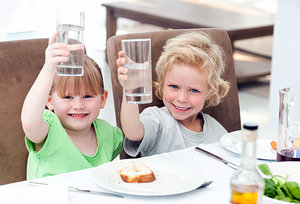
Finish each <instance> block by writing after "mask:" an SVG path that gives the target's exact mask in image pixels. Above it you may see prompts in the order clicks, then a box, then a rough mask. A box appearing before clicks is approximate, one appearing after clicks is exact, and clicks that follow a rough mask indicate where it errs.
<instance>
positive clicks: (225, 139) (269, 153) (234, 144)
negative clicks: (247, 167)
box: [220, 130, 276, 160]
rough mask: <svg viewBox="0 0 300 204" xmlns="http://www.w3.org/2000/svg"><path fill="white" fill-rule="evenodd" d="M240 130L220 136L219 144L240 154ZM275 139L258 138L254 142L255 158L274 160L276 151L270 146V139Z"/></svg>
mask: <svg viewBox="0 0 300 204" xmlns="http://www.w3.org/2000/svg"><path fill="white" fill-rule="evenodd" d="M242 138H243V132H242V130H238V131H234V132H230V133H228V134H226V135H224V136H222V137H221V139H220V143H221V145H222V146H223V147H224V148H225V149H227V150H229V151H231V152H234V153H236V154H241V152H242ZM272 140H276V139H262V138H258V139H257V142H256V153H257V154H256V155H257V159H265V160H276V151H275V150H274V149H272V147H271V144H270V143H271V141H272Z"/></svg>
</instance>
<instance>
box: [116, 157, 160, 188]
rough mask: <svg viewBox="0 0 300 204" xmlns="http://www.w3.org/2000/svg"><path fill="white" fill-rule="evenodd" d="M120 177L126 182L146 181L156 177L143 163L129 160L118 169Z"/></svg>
mask: <svg viewBox="0 0 300 204" xmlns="http://www.w3.org/2000/svg"><path fill="white" fill-rule="evenodd" d="M119 174H120V176H121V179H122V180H123V181H125V182H127V183H148V182H152V181H154V180H155V179H156V178H155V176H154V173H153V171H152V170H151V169H150V168H149V167H148V166H147V165H146V164H143V163H138V162H129V163H128V164H127V165H126V166H124V167H123V168H122V169H120V171H119Z"/></svg>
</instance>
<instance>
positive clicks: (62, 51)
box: [44, 32, 70, 72]
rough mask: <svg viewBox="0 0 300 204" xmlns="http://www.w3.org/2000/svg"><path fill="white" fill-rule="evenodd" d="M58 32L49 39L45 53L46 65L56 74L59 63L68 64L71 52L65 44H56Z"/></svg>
mask: <svg viewBox="0 0 300 204" xmlns="http://www.w3.org/2000/svg"><path fill="white" fill-rule="evenodd" d="M57 36H58V32H56V33H55V34H53V35H52V36H51V38H50V39H49V44H48V47H47V49H46V51H45V65H44V67H47V68H48V69H49V70H50V71H53V70H54V72H56V65H57V63H58V62H67V61H68V56H69V53H70V51H68V50H67V45H66V44H65V43H56V42H55V40H56V38H57Z"/></svg>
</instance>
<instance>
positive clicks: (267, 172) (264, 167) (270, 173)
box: [257, 164, 273, 176]
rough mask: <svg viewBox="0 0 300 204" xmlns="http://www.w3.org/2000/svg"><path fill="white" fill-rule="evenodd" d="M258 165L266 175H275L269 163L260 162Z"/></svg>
mask: <svg viewBox="0 0 300 204" xmlns="http://www.w3.org/2000/svg"><path fill="white" fill-rule="evenodd" d="M257 166H258V168H259V170H260V171H261V172H262V173H263V174H265V175H266V176H273V174H272V172H271V170H270V168H269V167H268V165H267V164H259V165H257Z"/></svg>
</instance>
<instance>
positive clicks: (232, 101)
mask: <svg viewBox="0 0 300 204" xmlns="http://www.w3.org/2000/svg"><path fill="white" fill-rule="evenodd" d="M191 31H193V32H206V33H208V34H209V35H210V36H211V37H212V39H213V40H214V41H215V42H216V43H217V44H218V45H219V46H220V47H222V49H223V51H224V54H225V72H224V74H223V76H222V77H223V79H225V80H226V81H228V82H229V83H230V84H231V87H230V90H229V93H228V94H227V96H226V97H225V98H224V100H223V101H222V102H221V103H220V104H219V105H218V106H215V107H209V108H207V109H205V110H203V111H204V112H205V113H208V114H210V115H211V116H212V117H214V118H215V119H216V120H217V121H219V122H220V123H221V124H222V125H223V126H224V127H225V129H226V130H227V131H228V132H232V131H234V130H240V129H241V122H240V108H239V99H238V89H237V82H236V76H235V70H234V65H233V58H232V48H231V42H230V40H229V37H228V34H227V32H226V31H224V30H221V29H214V28H208V29H177V30H176V29H175V30H165V31H156V32H147V33H133V34H126V35H117V36H112V37H110V38H109V39H108V41H107V48H106V49H107V57H108V62H109V66H110V73H111V80H112V88H113V95H114V104H115V114H116V122H117V126H119V127H120V128H122V126H121V122H120V109H121V101H122V94H123V89H122V86H121V85H120V83H119V81H118V77H117V69H118V66H117V63H116V60H117V57H118V52H119V51H120V50H121V40H122V39H134V38H151V53H152V77H153V80H154V81H156V79H157V77H156V74H155V69H154V68H155V65H156V62H157V60H158V58H159V56H160V55H161V52H162V49H163V46H164V45H165V43H166V41H167V40H168V39H169V38H172V37H174V36H177V35H180V34H183V33H185V32H191ZM148 106H158V107H161V106H163V103H162V101H161V100H159V99H157V98H156V96H155V94H153V102H152V103H150V104H145V105H140V106H139V109H140V111H142V110H143V109H144V108H146V107H148Z"/></svg>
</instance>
